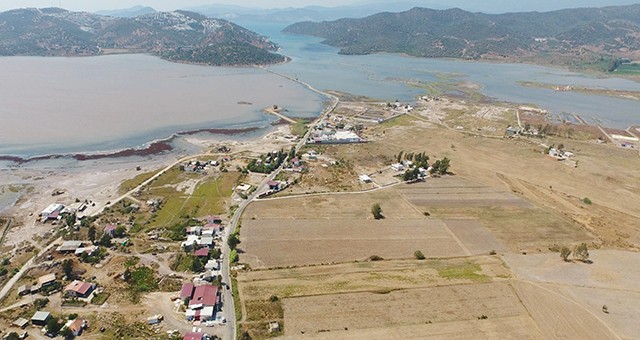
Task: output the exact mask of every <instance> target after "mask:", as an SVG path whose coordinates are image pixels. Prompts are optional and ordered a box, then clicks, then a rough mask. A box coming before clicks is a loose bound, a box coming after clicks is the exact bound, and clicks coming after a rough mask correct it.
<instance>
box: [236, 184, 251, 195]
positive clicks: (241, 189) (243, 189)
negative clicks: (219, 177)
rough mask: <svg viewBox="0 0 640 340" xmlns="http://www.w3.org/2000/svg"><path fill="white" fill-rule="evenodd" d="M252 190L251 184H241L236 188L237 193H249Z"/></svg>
mask: <svg viewBox="0 0 640 340" xmlns="http://www.w3.org/2000/svg"><path fill="white" fill-rule="evenodd" d="M249 190H251V184H241V185H238V186H237V187H236V191H238V192H241V193H247V192H249Z"/></svg>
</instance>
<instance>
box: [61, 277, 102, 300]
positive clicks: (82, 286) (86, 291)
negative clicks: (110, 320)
mask: <svg viewBox="0 0 640 340" xmlns="http://www.w3.org/2000/svg"><path fill="white" fill-rule="evenodd" d="M95 288H96V284H95V283H88V282H82V281H78V280H74V281H73V282H71V283H70V284H69V285H67V287H65V289H64V293H65V294H66V295H67V296H71V297H77V298H87V297H89V295H91V293H92V292H93V290H94V289H95Z"/></svg>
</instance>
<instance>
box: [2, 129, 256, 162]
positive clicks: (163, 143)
mask: <svg viewBox="0 0 640 340" xmlns="http://www.w3.org/2000/svg"><path fill="white" fill-rule="evenodd" d="M260 129H262V128H260V127H248V128H238V129H222V128H203V129H197V130H187V131H179V132H176V133H173V134H172V135H171V136H169V137H167V138H163V139H157V140H154V141H150V142H147V143H145V144H144V146H143V147H129V148H124V149H119V150H106V151H96V152H70V153H66V154H45V155H38V156H32V157H21V156H15V155H0V161H8V162H13V163H15V164H26V163H29V162H36V161H43V160H52V159H61V158H68V159H75V160H77V161H89V160H97V159H113V158H126V157H132V156H140V157H144V156H152V155H157V154H160V153H163V152H168V151H172V150H173V149H174V147H173V146H172V145H171V143H172V142H173V141H174V140H175V139H176V138H178V137H180V136H193V135H196V134H199V133H209V134H212V135H223V136H235V135H242V134H246V133H251V132H255V131H258V130H260Z"/></svg>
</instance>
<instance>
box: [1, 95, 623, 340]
mask: <svg viewBox="0 0 640 340" xmlns="http://www.w3.org/2000/svg"><path fill="white" fill-rule="evenodd" d="M347 99H349V98H342V100H341V101H339V102H338V103H337V104H336V106H335V108H334V109H333V110H331V111H329V112H327V113H326V114H325V115H323V116H322V117H321V118H320V119H319V120H318V121H316V122H313V123H311V124H308V125H307V126H306V128H307V130H306V131H305V133H304V134H303V136H304V137H301V138H299V139H296V138H293V139H292V138H286V136H288V135H290V131H287V129H282V130H281V131H280V130H279V131H280V132H278V133H279V135H277V136H275V137H273V138H271V139H269V143H256V144H249V143H247V144H244V145H243V144H240V143H237V144H233V143H228V142H219V143H215V144H212V145H211V146H210V147H209V148H210V151H209V152H207V153H205V154H201V155H194V156H189V157H186V158H184V159H180V160H178V161H176V162H174V163H173V164H170V165H169V166H167V167H165V168H163V169H161V170H152V171H146V172H145V171H143V170H142V169H141V167H136V171H135V173H134V175H133V176H131V178H129V179H128V180H126V181H124V182H122V183H121V184H120V186H119V188H118V191H117V195H113V196H112V197H114V199H113V201H108V202H94V199H95V198H93V197H90V196H88V197H86V198H84V197H83V196H81V197H78V198H76V197H74V196H72V195H71V194H69V193H67V192H66V191H67V190H63V189H60V190H58V189H56V190H55V191H54V194H53V195H51V197H50V198H49V201H51V202H54V203H51V204H49V205H46V206H40V207H38V209H37V210H34V211H30V212H29V214H30V215H29V219H30V220H32V221H33V223H34V225H35V226H38V227H39V228H47V229H49V230H50V231H51V232H50V234H49V236H48V237H49V240H50V241H49V242H47V243H44V244H46V245H47V246H46V247H44V248H42V249H41V250H39V251H37V250H33V249H29V248H27V247H25V249H24V251H23V252H24V254H23V255H22V256H23V257H24V258H27V256H33V257H32V258H31V259H30V260H28V261H25V262H22V263H21V262H19V261H20V260H18V258H19V257H18V256H19V255H20V254H21V253H20V250H19V249H16V250H14V254H15V255H14V256H12V257H9V258H7V259H6V260H4V261H6V263H7V266H9V264H13V263H14V261H15V264H13V265H14V267H13V268H14V269H11V275H10V279H9V276H7V279H8V281H5V282H4V284H5V289H3V291H2V292H1V293H2V295H3V296H2V298H3V300H2V307H0V322H4V323H3V325H6V331H4V332H3V333H2V336H3V337H4V338H6V339H14V338H26V337H33V338H36V339H40V338H44V337H50V338H55V337H65V338H73V337H80V338H81V337H87V338H93V337H100V338H122V337H125V336H129V337H133V338H136V337H137V338H168V339H188V340H193V339H197V340H201V339H215V338H229V334H236V335H237V337H239V338H243V339H248V338H254V339H263V338H270V337H277V336H283V335H284V336H293V337H295V336H302V335H304V334H314V335H318V336H321V335H323V334H324V335H333V336H336V337H338V338H340V337H348V336H349V335H352V334H351V332H353V334H359V333H358V332H365V331H367V330H370V329H373V328H374V326H373V325H370V324H369V323H368V321H366V320H364V319H362V318H357V317H355V318H356V319H357V320H356V319H350V317H348V315H349V314H348V313H347V312H345V311H347V310H350V308H352V307H353V306H356V304H357V303H356V302H357V301H360V302H362V301H363V300H361V299H355V298H354V296H355V295H357V294H369V293H371V294H377V295H376V297H375V298H372V299H367V300H366V301H367V304H371V305H376V306H375V308H374V309H376V308H377V309H376V310H378V309H380V308H381V309H386V308H392V307H391V306H395V307H393V308H396V307H397V308H400V309H402V308H404V307H398V306H396V305H394V303H395V302H392V301H391V300H388V299H390V298H388V297H387V295H389V296H391V298H394V297H395V296H397V294H396V293H395V292H394V293H389V294H386V293H385V294H379V293H376V292H380V291H385V292H386V290H388V289H391V290H394V291H395V290H397V291H398V292H401V293H403V294H404V293H405V292H409V291H412V289H417V290H420V291H423V290H424V292H425V294H424V296H432V295H430V294H431V293H432V292H434V291H435V290H439V291H442V292H444V293H443V294H444V295H438V296H454V297H456V299H457V298H461V299H462V297H460V296H458V295H456V294H458V293H457V292H456V291H455V289H456V287H462V286H464V285H472V286H474V287H477V288H478V291H479V292H482V291H484V290H487V291H488V292H490V293H487V294H488V295H491V294H494V293H495V294H497V293H496V292H499V291H500V292H503V288H504V287H503V286H505V285H506V286H508V285H513V287H515V289H516V290H515V291H517V293H518V294H524V293H522V292H521V291H520V289H523V288H522V287H521V286H519V284H518V283H512V282H511V281H510V278H511V275H512V274H511V271H510V269H508V268H507V267H506V263H507V261H509V263H520V262H518V261H521V260H519V259H517V256H525V255H526V256H529V257H531V258H533V257H535V256H548V255H549V254H552V255H553V254H554V252H555V249H559V248H561V246H565V245H566V246H567V247H574V246H576V245H579V244H581V243H585V244H587V243H588V245H589V247H591V248H593V247H595V248H598V247H602V246H603V245H604V244H612V243H606V242H614V241H611V240H609V239H608V237H610V236H609V234H606V233H601V230H600V229H596V231H594V232H591V231H590V232H588V233H587V232H585V231H584V230H583V227H581V226H580V224H579V223H578V222H576V220H577V219H579V218H583V217H580V216H578V217H576V220H570V219H567V218H565V217H563V216H564V215H562V214H563V213H564V212H557V211H555V210H554V208H551V207H550V206H553V204H550V203H548V201H542V202H543V203H539V202H540V201H537V200H540V197H547V196H546V195H549V197H552V198H548V200H552V199H553V200H557V199H563V200H568V201H567V203H566V205H564V206H563V207H565V208H564V209H568V210H567V211H571V212H572V213H576V214H578V213H588V210H586V209H593V208H595V206H596V204H597V203H596V204H594V203H595V202H592V201H591V199H589V198H588V197H587V195H588V194H583V193H582V192H581V193H577V194H572V195H569V194H566V195H565V194H562V195H556V194H555V193H554V192H553V191H552V187H554V188H555V187H558V186H559V185H558V184H555V183H556V182H553V183H554V185H553V186H552V185H546V184H545V185H544V188H545V190H546V191H549V192H550V193H549V194H547V193H546V191H545V193H544V194H543V193H541V192H542V191H541V189H538V188H534V186H532V185H531V184H529V182H525V180H523V179H522V178H521V177H520V175H519V174H515V172H516V171H520V170H519V169H520V168H518V167H515V168H514V167H504V166H502V165H499V166H500V167H501V168H500V174H499V175H496V172H495V170H494V169H493V167H494V166H498V165H496V164H498V163H494V161H493V160H492V159H494V158H496V157H503V158H501V161H504V162H506V163H512V165H513V166H522V167H527V166H529V167H530V166H532V164H535V166H536V167H540V168H541V169H547V171H553V172H554V173H557V174H560V175H561V176H570V175H567V174H570V173H571V172H572V171H574V172H579V171H584V170H583V168H587V169H591V168H592V167H593V166H594V165H593V163H594V162H596V160H595V158H594V157H593V156H592V155H593V153H594V152H596V151H594V150H598V149H596V148H600V147H602V148H606V147H608V146H607V143H604V142H597V141H598V140H603V141H604V140H606V137H605V138H602V139H597V137H598V136H601V135H598V134H594V135H589V136H586V135H585V136H582V135H580V136H574V139H568V138H565V137H562V133H563V131H565V130H562V129H563V128H565V129H566V126H564V125H561V126H559V127H554V128H553V129H552V128H545V125H544V123H542V121H541V120H540V117H544V116H545V115H548V114H549V113H548V112H546V111H544V110H541V109H537V108H528V107H517V106H514V105H511V106H508V105H505V106H501V105H497V104H491V105H488V104H486V103H468V102H465V101H460V100H459V99H455V98H442V97H435V96H425V97H421V98H418V100H417V101H416V102H415V103H400V102H397V101H396V102H395V103H393V102H380V101H367V100H362V99H361V98H357V100H351V101H350V100H347ZM292 124H293V123H292ZM606 132H607V133H608V134H609V135H610V136H616V135H617V136H622V137H624V138H623V139H621V140H625V138H626V139H628V142H632V140H631V139H632V138H633V137H626V135H624V134H621V133H620V134H618V133H616V132H617V131H609V130H607V131H606ZM578 137H579V138H578ZM612 138H615V137H612ZM480 140H482V141H483V143H485V144H487V146H486V147H484V146H483V144H482V143H478V141H480ZM296 142H297V143H298V144H294V143H296ZM474 148H479V149H481V154H478V153H475V152H474V151H470V150H473V149H474ZM492 148H493V149H492ZM497 148H500V150H502V151H503V152H504V154H505V155H504V156H497V154H496V153H494V151H493V150H494V149H497ZM630 148H631V147H621V148H617V149H620V150H621V152H623V151H625V150H627V149H630ZM607 150H609V149H607ZM532 151H533V152H532ZM504 157H513V159H517V160H518V161H519V162H520V163H518V162H515V161H513V162H512V161H511V160H509V161H507V160H506V159H504ZM499 164H502V163H499ZM519 164H522V165H519ZM556 164H558V165H556ZM564 165H570V166H568V167H566V166H564ZM558 167H559V168H558ZM474 169H479V170H478V171H480V173H481V174H482V176H480V175H478V174H477V173H476V172H475V170H474ZM505 174H506V175H505ZM496 178H498V179H496ZM530 180H535V181H540V182H544V181H546V179H539V178H538V177H536V178H534V179H531V178H527V181H530ZM565 180H568V179H567V178H565ZM504 183H508V185H509V186H508V188H509V189H505V188H504V185H505V184H504ZM560 187H561V188H562V186H561V185H560ZM547 188H548V189H547ZM581 190H584V191H586V192H589V189H588V188H587V189H584V188H583V189H581ZM577 195H580V196H577ZM559 197H561V198H559ZM592 197H596V196H592ZM116 198H117V199H116ZM545 199H547V198H545ZM532 202H534V203H532ZM538 204H541V206H538ZM573 206H578V208H575V209H574V208H567V207H573ZM300 207H303V209H300ZM598 207H599V206H598ZM572 209H573V210H572ZM32 210H33V209H32ZM576 211H577V212H576ZM327 221H328V222H327ZM514 221H517V223H514ZM534 221H535V223H534ZM513 228H515V229H514V230H516V231H517V235H520V236H518V237H515V236H513V235H512V234H511V233H510V231H511V230H512V229H513ZM549 228H558V230H560V231H559V234H558V235H549V234H548V233H543V232H542V230H547V229H549ZM425 230H428V232H425ZM282 235H284V238H285V240H280V237H281V236H282ZM335 235H343V236H344V239H341V238H340V237H337V236H335ZM347 240H348V241H347ZM477 240H480V241H481V242H480V241H477ZM607 240H608V241H607ZM585 247H586V246H585ZM551 249H554V250H551ZM595 254H599V252H597V251H596V252H595ZM604 254H606V253H604ZM514 258H516V259H514ZM23 261H24V260H23ZM415 261H418V262H415ZM419 261H425V262H419ZM514 261H515V262H514ZM574 261H575V262H581V260H580V259H579V258H577V257H576V258H575V260H574ZM557 262H558V263H560V264H562V262H561V261H557ZM569 262H570V261H568V262H567V263H569ZM19 263H20V267H17V265H18V264H19ZM3 266H4V265H3ZM352 266H353V268H352ZM359 266H372V267H375V268H378V270H379V271H380V272H381V273H384V275H386V277H389V279H385V280H386V281H384V280H383V281H379V280H381V278H376V277H374V278H370V279H366V278H362V277H360V276H359V275H364V274H361V269H358V268H359ZM425 266H426V267H425ZM523 266H524V265H523ZM525 267H526V266H525ZM407 268H412V269H410V270H409V272H407V270H408V269H407ZM425 268H426V269H425ZM443 268H444V269H443ZM450 268H453V269H451V270H453V271H454V272H455V271H456V270H460V271H461V272H462V273H463V274H460V275H461V276H455V275H454V276H448V275H452V274H447V273H448V272H447V270H449V269H450ZM416 270H417V271H418V272H421V271H425V270H426V272H424V275H426V276H428V277H429V279H428V280H426V281H424V280H422V279H420V280H416V277H413V276H411V275H414V274H410V272H411V273H413V272H415V271H416ZM527 270H530V269H527ZM315 271H320V272H324V271H326V272H327V273H331V274H330V275H328V276H327V275H324V276H323V275H320V276H318V275H317V274H315ZM342 271H344V275H346V277H348V278H349V279H348V280H353V281H345V282H342V283H340V282H333V281H332V280H333V279H331V278H330V277H335V278H338V277H342V276H343V274H342ZM359 273H360V274H359ZM434 273H436V274H434ZM393 275H396V276H393ZM398 275H399V276H398ZM407 275H408V276H407ZM434 275H435V276H434ZM405 276H407V277H405ZM278 277H283V278H286V281H285V282H286V283H284V284H283V285H280V283H278ZM381 277H382V276H381ZM391 277H400V279H395V278H391ZM403 280H404V281H403ZM301 282H306V283H304V284H301ZM416 282H426V283H424V284H418V283H416ZM449 286H451V287H449ZM294 287H298V288H295V289H294ZM357 287H366V289H365V290H364V291H362V290H361V289H360V288H357ZM443 287H445V288H443ZM450 288H451V289H450ZM468 294H471V295H473V294H476V293H473V292H468ZM478 294H480V293H478ZM505 294H506V293H505ZM505 294H503V295H501V296H503V300H504V301H503V300H501V301H502V303H505V304H508V305H509V306H510V307H509V308H512V309H513V308H521V306H522V304H523V303H529V300H526V302H517V301H518V299H517V297H514V296H512V295H513V294H514V293H509V294H506V295H505ZM536 294H539V292H538V293H536ZM342 295H344V297H345V299H342V300H340V299H337V298H336V297H338V296H342ZM480 295H482V294H480ZM424 296H422V295H421V296H416V297H414V299H422V298H423V297H424ZM474 296H475V295H474ZM523 296H528V295H523ZM324 297H326V298H328V299H330V301H332V302H331V303H333V304H335V305H336V306H338V307H337V308H338V309H337V311H336V313H335V315H336V316H332V313H331V308H330V304H329V305H326V304H324V302H320V301H317V300H315V298H318V299H319V298H324ZM474 298H477V299H479V300H478V301H480V302H482V301H485V302H486V301H488V300H483V299H485V298H487V297H486V296H476V297H474ZM528 298H530V296H529V297H528ZM436 300H437V299H436ZM394 301H395V300H394ZM438 301H440V300H438ZM443 301H445V300H443ZM425 303H428V302H425ZM434 303H435V302H434ZM443 303H444V302H443ZM482 303H484V302H482ZM482 303H479V304H468V305H466V306H467V307H468V310H469V313H475V314H478V315H486V314H489V315H490V317H492V318H493V317H495V320H497V321H490V322H501V321H500V320H502V318H503V316H500V315H493V314H491V313H490V312H489V311H487V310H483V309H482V308H481V307H479V306H481V305H483V304H482ZM447 306H448V305H446V304H445V305H444V307H442V308H444V309H446V308H449V307H447ZM514 306H518V307H514ZM432 307H433V308H436V306H432ZM565 307H566V306H565ZM314 308H318V310H319V312H318V314H316V315H318V319H317V320H313V319H311V317H310V316H309V315H313V314H309V315H307V313H306V311H309V310H313V309H314ZM372 308H373V307H372ZM437 308H440V307H437ZM437 308H436V309H437ZM536 308H537V307H536ZM381 309H380V310H381ZM434 310H435V309H434ZM514 310H515V309H514ZM345 313H346V314H345ZM425 313H426V314H425V315H430V316H429V319H428V320H427V319H425V320H426V321H425V320H423V318H422V317H419V316H412V317H411V321H410V322H411V323H415V324H416V325H417V324H428V321H431V320H436V316H437V315H449V316H450V318H451V319H446V320H449V321H451V322H463V321H464V322H467V321H468V320H471V319H473V320H474V321H473V322H477V321H475V320H476V317H477V315H472V314H468V313H465V312H460V311H458V310H456V311H453V310H442V314H437V315H436V314H433V313H431V314H429V313H430V312H429V313H427V312H425ZM483 313H484V314H483ZM514 313H515V312H514ZM517 315H519V317H523V318H524V317H525V316H524V315H523V314H522V315H521V314H517ZM425 317H426V316H425ZM374 319H375V317H374ZM465 320H466V321H465ZM478 320H480V319H479V318H478ZM482 320H484V319H482ZM527 322H534V321H527ZM563 322H565V321H563ZM566 322H569V321H566ZM332 325H336V326H332ZM337 325H341V326H340V327H338V328H336V327H337ZM412 327H413V326H412ZM465 327H466V326H465ZM526 327H528V328H526V329H528V330H532V328H531V327H530V325H529V324H528V326H526ZM423 331H424V330H423ZM329 332H331V334H329ZM421 332H422V331H421ZM424 332H426V333H419V334H431V333H429V331H424ZM514 332H515V331H514ZM516 333H517V332H516ZM362 334H364V333H362ZM464 334H470V333H464Z"/></svg>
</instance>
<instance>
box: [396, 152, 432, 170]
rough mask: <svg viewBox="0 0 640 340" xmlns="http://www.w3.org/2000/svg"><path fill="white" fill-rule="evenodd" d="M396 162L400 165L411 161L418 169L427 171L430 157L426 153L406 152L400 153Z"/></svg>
mask: <svg viewBox="0 0 640 340" xmlns="http://www.w3.org/2000/svg"><path fill="white" fill-rule="evenodd" d="M396 161H397V162H398V163H402V161H411V162H413V165H415V166H416V167H418V168H424V169H427V168H428V167H429V156H428V155H427V153H426V152H420V153H414V152H407V153H405V152H404V151H400V153H398V154H397V155H396Z"/></svg>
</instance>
